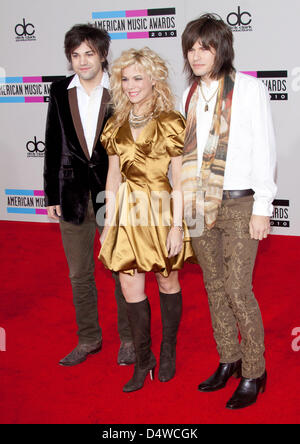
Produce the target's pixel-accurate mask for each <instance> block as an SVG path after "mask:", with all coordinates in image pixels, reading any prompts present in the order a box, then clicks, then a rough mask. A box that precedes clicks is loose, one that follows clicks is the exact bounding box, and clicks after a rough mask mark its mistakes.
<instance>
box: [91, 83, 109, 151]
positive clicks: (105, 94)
mask: <svg viewBox="0 0 300 444" xmlns="http://www.w3.org/2000/svg"><path fill="white" fill-rule="evenodd" d="M109 101H110V94H109V92H108V90H107V89H106V88H103V94H102V100H101V105H100V110H99V117H98V123H97V129H96V134H95V140H94V145H93V151H94V149H95V147H96V144H97V142H98V140H99V137H100V131H101V128H102V125H103V120H104V116H105V113H106V109H107V105H108V103H109Z"/></svg>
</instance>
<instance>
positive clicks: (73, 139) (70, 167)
mask: <svg viewBox="0 0 300 444" xmlns="http://www.w3.org/2000/svg"><path fill="white" fill-rule="evenodd" d="M73 77H74V76H71V77H68V78H66V79H64V80H60V81H58V82H54V83H53V84H52V85H51V89H50V103H49V108H48V115H47V125H46V140H45V144H46V149H45V164H44V190H45V198H46V206H51V205H60V206H61V210H62V219H63V220H65V221H66V222H71V223H73V224H76V225H79V224H81V223H82V222H83V220H84V218H85V216H86V213H87V208H88V202H89V195H90V193H91V195H92V200H93V206H94V211H95V214H97V211H98V209H99V208H100V207H101V206H103V205H104V202H103V200H104V199H102V203H97V202H96V198H97V194H98V193H99V192H101V191H104V190H105V183H106V177H107V171H108V157H107V154H106V151H105V149H104V148H103V146H102V144H101V143H100V135H101V133H102V131H103V128H104V125H105V123H106V121H107V120H108V118H109V117H110V116H111V109H110V106H109V101H110V96H109V92H108V90H107V89H104V90H103V97H102V103H101V106H100V110H99V118H98V125H97V131H96V136H95V141H94V147H93V153H92V156H91V157H90V155H89V151H88V147H87V144H86V140H85V137H84V132H83V127H82V123H81V119H80V114H79V108H78V102H77V92H76V88H71V89H69V90H68V89H67V88H68V86H69V84H70V82H71V80H72V79H73Z"/></svg>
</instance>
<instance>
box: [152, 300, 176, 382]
mask: <svg viewBox="0 0 300 444" xmlns="http://www.w3.org/2000/svg"><path fill="white" fill-rule="evenodd" d="M159 296H160V308H161V320H162V325H163V339H162V343H161V348H160V364H159V373H158V379H159V380H160V381H161V382H168V381H170V379H172V378H174V376H175V373H176V343H177V331H178V328H179V324H180V319H181V313H182V294H181V291H179V292H178V293H175V294H165V293H161V292H160V293H159Z"/></svg>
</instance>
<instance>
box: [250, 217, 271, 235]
mask: <svg viewBox="0 0 300 444" xmlns="http://www.w3.org/2000/svg"><path fill="white" fill-rule="evenodd" d="M249 226H250V236H251V239H256V240H260V241H261V240H263V239H266V238H267V237H268V235H269V234H270V229H271V226H270V218H269V217H268V216H255V215H252V217H251V220H250V224H249Z"/></svg>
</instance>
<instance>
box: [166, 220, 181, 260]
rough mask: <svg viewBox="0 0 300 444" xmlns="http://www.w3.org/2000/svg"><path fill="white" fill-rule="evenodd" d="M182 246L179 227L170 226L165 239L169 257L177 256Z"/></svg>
mask: <svg viewBox="0 0 300 444" xmlns="http://www.w3.org/2000/svg"><path fill="white" fill-rule="evenodd" d="M182 247H183V236H182V231H181V229H180V228H179V227H172V228H171V230H170V233H169V235H168V239H167V250H168V253H169V258H171V257H174V256H177V254H179V253H180V252H181V250H182Z"/></svg>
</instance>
